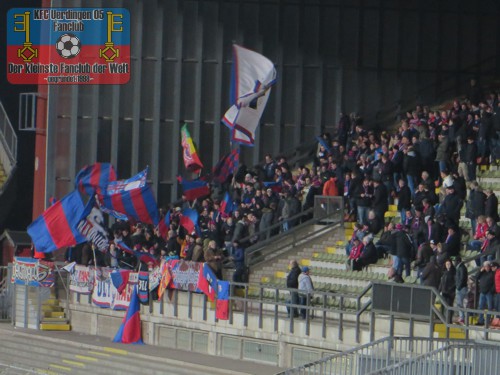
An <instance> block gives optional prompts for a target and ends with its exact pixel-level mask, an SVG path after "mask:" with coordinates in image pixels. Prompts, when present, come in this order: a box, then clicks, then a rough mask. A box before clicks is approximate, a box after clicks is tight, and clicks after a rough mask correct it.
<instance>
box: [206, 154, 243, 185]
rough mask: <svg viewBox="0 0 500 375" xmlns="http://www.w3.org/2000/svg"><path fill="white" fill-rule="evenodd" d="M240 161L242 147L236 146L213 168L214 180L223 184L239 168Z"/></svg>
mask: <svg viewBox="0 0 500 375" xmlns="http://www.w3.org/2000/svg"><path fill="white" fill-rule="evenodd" d="M239 161H240V149H239V147H238V148H235V149H233V150H232V151H231V152H230V153H228V154H226V155H224V156H223V157H222V158H221V159H220V160H219V162H218V163H217V165H216V166H215V167H214V168H213V170H212V175H213V180H214V181H217V182H219V183H221V184H223V183H224V182H226V180H227V178H228V177H229V176H230V175H231V174H234V171H235V170H237V169H238V164H239Z"/></svg>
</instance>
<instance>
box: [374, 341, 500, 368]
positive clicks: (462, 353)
mask: <svg viewBox="0 0 500 375" xmlns="http://www.w3.org/2000/svg"><path fill="white" fill-rule="evenodd" d="M499 372H500V346H499V345H497V346H494V345H485V344H478V343H475V342H474V343H467V344H455V343H453V344H451V345H447V346H444V347H442V348H438V349H435V350H432V351H430V352H428V353H424V354H422V355H419V356H417V357H415V358H408V359H405V360H402V361H400V362H398V363H394V364H392V365H390V366H387V367H386V368H384V369H380V370H377V371H372V372H369V373H365V374H369V375H455V374H459V375H476V374H481V375H497V374H498V373H499Z"/></svg>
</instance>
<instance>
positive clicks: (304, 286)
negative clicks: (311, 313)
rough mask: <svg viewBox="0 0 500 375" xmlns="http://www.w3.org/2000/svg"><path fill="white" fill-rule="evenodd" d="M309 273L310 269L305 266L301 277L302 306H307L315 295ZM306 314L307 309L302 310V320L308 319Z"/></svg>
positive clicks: (300, 296)
mask: <svg viewBox="0 0 500 375" xmlns="http://www.w3.org/2000/svg"><path fill="white" fill-rule="evenodd" d="M309 272H310V269H309V267H307V266H305V267H303V268H302V273H301V274H300V275H299V300H300V304H301V305H302V306H307V305H308V302H310V301H311V297H312V295H313V294H314V286H313V282H312V280H311V276H310V275H309ZM306 312H307V310H306V309H301V310H300V315H301V317H302V319H305V318H306Z"/></svg>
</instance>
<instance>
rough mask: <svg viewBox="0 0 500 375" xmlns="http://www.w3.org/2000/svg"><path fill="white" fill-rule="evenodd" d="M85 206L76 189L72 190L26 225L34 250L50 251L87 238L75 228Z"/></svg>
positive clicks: (75, 243)
mask: <svg viewBox="0 0 500 375" xmlns="http://www.w3.org/2000/svg"><path fill="white" fill-rule="evenodd" d="M84 209H85V206H84V205H83V201H82V198H81V197H80V194H79V193H78V191H76V190H75V191H73V192H72V193H69V194H68V195H66V196H65V197H64V198H63V199H61V200H60V201H57V202H56V203H55V204H53V205H52V206H50V207H49V208H48V209H47V210H45V211H44V212H43V214H42V215H40V216H39V217H38V218H37V219H36V220H35V221H33V222H32V223H31V224H30V226H29V227H28V234H29V235H30V237H31V239H32V241H33V244H34V245H35V248H36V251H38V252H42V253H50V252H52V251H54V250H57V249H60V248H61V247H65V246H74V245H77V244H79V243H82V242H86V241H87V239H86V238H85V236H83V235H82V234H81V233H80V232H79V231H78V229H77V225H78V222H79V221H80V218H81V217H82V214H83V212H84Z"/></svg>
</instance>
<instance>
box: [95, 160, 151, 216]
mask: <svg viewBox="0 0 500 375" xmlns="http://www.w3.org/2000/svg"><path fill="white" fill-rule="evenodd" d="M147 172H148V168H146V169H145V170H144V171H142V172H139V173H138V174H136V175H135V176H133V177H131V178H129V179H127V180H122V181H116V182H114V183H111V184H110V186H108V188H107V189H106V190H105V192H101V193H100V194H98V197H99V204H100V207H101V209H102V211H103V212H106V213H108V214H109V215H112V216H114V217H116V218H117V219H120V220H128V219H132V220H134V221H138V222H142V223H146V224H153V225H158V223H159V221H160V218H159V213H158V206H157V205H156V199H155V197H154V195H153V191H152V190H151V188H150V187H149V186H148V185H147V183H146V179H147Z"/></svg>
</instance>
